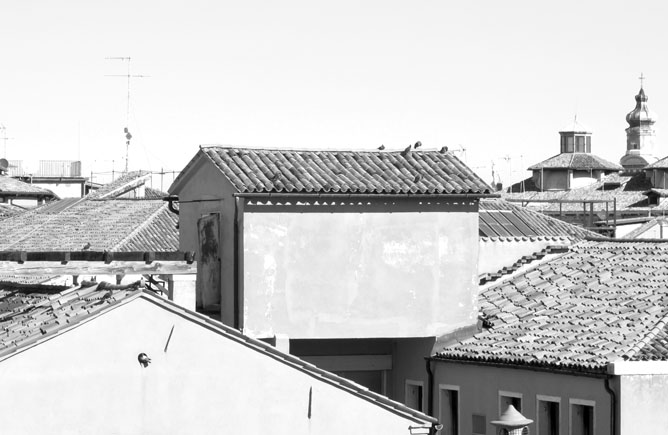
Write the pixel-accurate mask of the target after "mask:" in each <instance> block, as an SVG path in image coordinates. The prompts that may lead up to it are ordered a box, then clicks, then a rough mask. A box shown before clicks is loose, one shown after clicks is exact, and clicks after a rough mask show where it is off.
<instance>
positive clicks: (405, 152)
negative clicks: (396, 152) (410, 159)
mask: <svg viewBox="0 0 668 435" xmlns="http://www.w3.org/2000/svg"><path fill="white" fill-rule="evenodd" d="M412 147H413V145H408V146H407V147H406V148H405V149H404V150H403V151H402V152H401V155H402V156H404V157H406V156H407V155H409V154H410V153H411V148H412Z"/></svg>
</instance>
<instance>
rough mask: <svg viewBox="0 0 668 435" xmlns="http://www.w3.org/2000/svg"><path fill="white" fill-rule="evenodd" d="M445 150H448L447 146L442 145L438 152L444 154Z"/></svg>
mask: <svg viewBox="0 0 668 435" xmlns="http://www.w3.org/2000/svg"><path fill="white" fill-rule="evenodd" d="M447 152H448V147H443V148H441V150H440V151H439V153H441V154H445V153H447Z"/></svg>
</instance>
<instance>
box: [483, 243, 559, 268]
mask: <svg viewBox="0 0 668 435" xmlns="http://www.w3.org/2000/svg"><path fill="white" fill-rule="evenodd" d="M479 243H480V250H479V254H478V273H480V274H483V273H496V272H498V271H499V270H501V269H503V268H504V267H509V266H512V265H513V264H514V263H515V262H516V261H517V260H519V259H520V258H522V257H524V256H525V255H531V254H534V253H536V252H539V251H541V250H543V249H545V248H547V247H548V246H554V245H569V244H570V241H568V240H567V239H563V240H548V239H546V238H539V237H535V238H534V240H531V239H529V240H514V239H512V240H507V239H497V240H494V239H490V238H481V239H480V241H479Z"/></svg>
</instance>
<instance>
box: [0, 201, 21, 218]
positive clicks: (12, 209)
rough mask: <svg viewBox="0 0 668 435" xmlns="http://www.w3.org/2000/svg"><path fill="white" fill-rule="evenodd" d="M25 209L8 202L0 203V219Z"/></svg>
mask: <svg viewBox="0 0 668 435" xmlns="http://www.w3.org/2000/svg"><path fill="white" fill-rule="evenodd" d="M24 211H26V210H25V209H24V208H21V207H18V206H16V205H12V204H9V203H0V219H4V218H7V217H10V216H14V215H17V214H20V213H23V212H24Z"/></svg>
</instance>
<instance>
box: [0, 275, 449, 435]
mask: <svg viewBox="0 0 668 435" xmlns="http://www.w3.org/2000/svg"><path fill="white" fill-rule="evenodd" d="M100 287H101V285H100V284H98V285H95V286H91V287H87V288H83V287H78V288H73V289H68V290H63V289H62V288H60V289H59V288H54V287H47V286H32V287H30V288H12V287H0V331H1V333H0V360H2V359H5V358H8V357H10V356H12V355H13V354H15V353H16V352H17V351H20V350H24V349H26V348H28V347H30V346H33V345H38V344H39V343H40V342H41V341H44V340H48V339H50V338H52V337H54V336H55V335H57V334H61V333H66V331H67V330H68V329H70V328H71V327H74V326H76V325H78V324H81V323H82V322H83V321H88V320H91V319H93V318H95V317H98V316H100V315H103V314H104V313H105V312H107V311H109V310H111V309H113V308H115V307H117V306H120V305H121V304H124V303H128V302H131V301H132V300H135V299H137V298H144V299H147V300H149V301H150V302H152V303H154V304H156V305H158V306H160V307H161V308H164V309H166V310H168V311H170V312H172V313H175V314H177V315H179V316H181V317H183V318H185V319H187V320H190V321H192V322H194V323H197V324H199V325H201V326H204V327H205V328H206V329H208V330H211V331H214V332H216V333H217V334H219V335H220V336H222V337H224V338H225V339H229V340H232V341H235V342H237V343H240V344H242V345H244V346H246V347H248V348H250V349H252V350H253V351H255V352H257V353H259V354H261V355H263V356H266V357H268V358H270V359H272V360H275V361H278V362H279V363H282V364H285V365H288V366H291V367H292V368H294V369H296V370H299V371H302V372H304V373H306V374H308V375H310V376H312V377H314V378H316V379H319V380H320V381H323V382H325V383H328V384H330V385H334V386H336V387H338V388H340V389H342V390H345V391H347V392H348V393H350V394H353V395H355V396H357V397H360V398H362V399H364V400H367V401H369V402H372V403H374V404H375V405H376V406H378V407H381V408H384V409H386V410H390V411H391V412H394V413H398V414H401V415H403V416H404V417H406V418H408V419H410V420H412V421H414V422H416V423H418V424H432V423H436V422H437V420H436V419H435V418H433V417H431V416H428V415H426V414H424V413H422V412H419V411H415V410H413V409H411V408H410V407H408V406H406V405H404V404H402V403H399V402H395V401H392V400H390V399H388V398H387V397H385V396H381V395H379V394H377V393H374V392H372V391H369V390H368V389H366V388H364V387H362V386H360V385H358V384H356V383H354V382H351V381H349V380H347V379H344V378H342V377H339V376H337V375H335V374H333V373H329V372H326V371H325V370H322V369H319V368H317V367H316V366H314V365H312V364H309V363H307V362H305V361H303V360H301V359H299V358H297V357H295V356H292V355H289V354H286V353H283V352H281V351H279V350H277V349H276V348H274V347H273V346H271V345H269V344H266V343H264V342H262V341H259V340H255V339H253V338H250V337H248V336H245V335H243V334H242V333H241V332H239V331H238V330H236V329H234V328H230V327H228V326H225V325H223V324H222V323H220V322H217V321H215V320H212V319H210V318H208V317H206V316H203V315H200V314H197V313H195V312H192V311H190V310H187V309H185V308H183V307H181V306H179V305H177V304H175V303H173V302H171V301H168V300H166V299H164V298H161V297H158V296H156V295H154V294H153V293H151V292H148V291H146V290H142V289H128V290H105V289H101V288H100ZM420 429H424V428H420ZM421 433H422V432H421Z"/></svg>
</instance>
